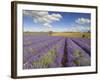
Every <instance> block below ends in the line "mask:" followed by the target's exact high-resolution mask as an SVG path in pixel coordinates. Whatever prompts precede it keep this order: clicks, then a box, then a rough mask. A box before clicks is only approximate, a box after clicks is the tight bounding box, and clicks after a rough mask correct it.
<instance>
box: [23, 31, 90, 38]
mask: <svg viewBox="0 0 100 80" xmlns="http://www.w3.org/2000/svg"><path fill="white" fill-rule="evenodd" d="M90 34H91V33H88V32H83V33H82V32H52V33H50V34H49V32H24V35H32V36H63V37H74V38H75V37H76V38H77V37H78V38H81V37H82V38H90V37H91V35H90Z"/></svg>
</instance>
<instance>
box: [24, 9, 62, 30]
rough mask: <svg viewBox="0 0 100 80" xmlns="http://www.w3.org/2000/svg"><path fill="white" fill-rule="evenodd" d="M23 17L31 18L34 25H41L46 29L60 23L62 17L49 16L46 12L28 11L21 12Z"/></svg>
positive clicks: (53, 14) (56, 15) (58, 15)
mask: <svg viewBox="0 0 100 80" xmlns="http://www.w3.org/2000/svg"><path fill="white" fill-rule="evenodd" d="M23 14H24V15H28V16H31V17H32V18H33V21H34V22H35V23H41V24H42V25H43V26H46V27H48V28H50V27H52V25H51V23H53V22H55V21H60V19H61V18H62V16H61V15H60V14H55V13H52V14H49V13H48V12H47V11H28V10H25V11H24V12H23Z"/></svg>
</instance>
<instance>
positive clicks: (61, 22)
mask: <svg viewBox="0 0 100 80" xmlns="http://www.w3.org/2000/svg"><path fill="white" fill-rule="evenodd" d="M90 28H91V14H89V13H71V12H54V11H28V10H27V11H26V10H24V11H23V31H33V32H40V31H42V32H46V31H54V32H87V31H90Z"/></svg>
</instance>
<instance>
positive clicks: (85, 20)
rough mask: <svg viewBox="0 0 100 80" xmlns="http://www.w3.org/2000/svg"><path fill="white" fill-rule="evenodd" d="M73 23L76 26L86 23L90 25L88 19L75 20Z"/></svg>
mask: <svg viewBox="0 0 100 80" xmlns="http://www.w3.org/2000/svg"><path fill="white" fill-rule="evenodd" d="M75 22H76V23H77V24H87V23H90V22H91V21H90V19H88V18H78V19H77V20H75Z"/></svg>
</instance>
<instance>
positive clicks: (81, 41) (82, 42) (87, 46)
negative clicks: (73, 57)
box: [72, 38, 91, 55]
mask: <svg viewBox="0 0 100 80" xmlns="http://www.w3.org/2000/svg"><path fill="white" fill-rule="evenodd" d="M72 40H73V41H74V42H75V43H76V44H77V45H79V46H80V47H81V48H82V49H84V50H85V51H86V52H87V53H88V54H89V55H91V46H90V39H84V38H83V39H82V38H72Z"/></svg>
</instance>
